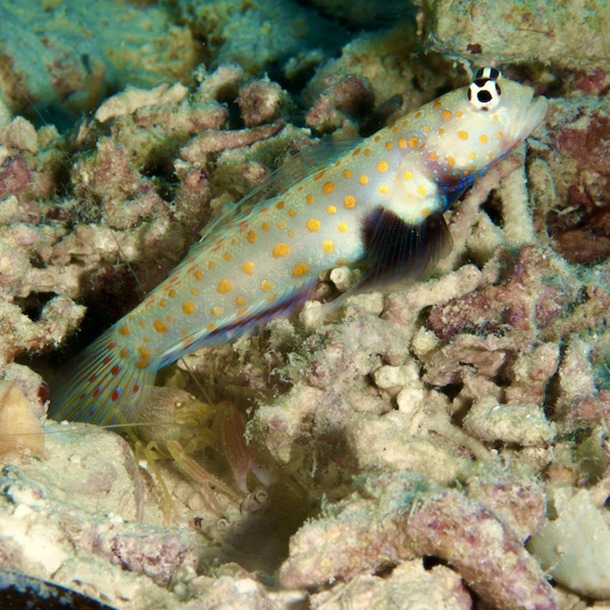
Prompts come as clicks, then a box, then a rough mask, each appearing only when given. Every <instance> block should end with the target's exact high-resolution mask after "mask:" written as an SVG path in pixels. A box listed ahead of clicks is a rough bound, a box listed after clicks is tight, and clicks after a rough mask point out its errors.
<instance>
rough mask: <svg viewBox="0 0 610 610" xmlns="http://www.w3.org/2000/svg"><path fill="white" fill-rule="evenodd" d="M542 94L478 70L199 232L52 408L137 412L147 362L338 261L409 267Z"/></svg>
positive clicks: (255, 312)
mask: <svg viewBox="0 0 610 610" xmlns="http://www.w3.org/2000/svg"><path fill="white" fill-rule="evenodd" d="M545 112H546V100H545V99H544V98H543V97H538V98H534V95H533V91H532V89H531V88H530V87H527V86H524V85H521V84H519V83H516V82H514V81H511V80H509V79H507V78H505V77H504V76H503V75H502V74H501V73H500V72H499V71H498V70H496V69H494V68H483V69H482V70H480V71H479V72H478V73H477V75H476V77H475V79H474V81H473V82H472V83H471V84H470V85H469V86H467V87H462V88H460V89H456V90H454V91H451V92H449V93H447V94H445V95H443V96H441V97H439V98H438V99H436V100H434V101H432V102H430V103H428V104H426V105H425V106H422V107H421V108H419V109H418V110H416V111H414V112H411V113H409V114H407V115H405V116H403V117H402V118H400V119H398V120H396V121H395V122H394V123H392V124H391V125H389V126H388V127H386V128H384V129H382V130H381V131H379V132H377V133H376V134H375V135H373V136H371V137H369V138H367V139H365V140H362V141H361V142H359V143H358V144H356V145H354V147H353V148H352V149H351V150H348V151H347V152H343V153H342V154H341V155H340V156H337V157H336V158H334V159H333V160H332V161H330V162H329V163H326V164H324V165H322V166H319V167H317V168H315V169H314V170H312V171H310V172H309V173H308V174H307V175H303V177H302V179H301V180H300V181H296V182H295V183H294V184H293V186H291V187H290V188H289V189H288V190H287V191H285V192H283V193H281V194H279V195H275V196H272V197H269V198H267V199H264V200H262V201H260V202H259V203H257V204H256V205H255V206H254V207H253V208H252V210H251V212H249V213H248V214H247V215H245V216H244V215H242V216H238V217H236V218H233V219H232V220H229V221H227V222H226V224H225V225H224V226H222V225H221V224H218V223H216V224H215V225H214V234H213V235H211V234H209V235H207V236H205V237H204V238H203V239H202V240H201V241H200V242H199V243H198V244H197V245H196V246H195V247H194V248H193V249H192V251H191V252H190V254H189V255H188V256H187V258H186V259H185V260H184V261H183V262H182V263H181V264H180V265H179V266H178V267H177V268H176V269H175V270H174V271H173V272H172V273H171V275H170V276H169V277H168V278H167V279H166V280H165V281H164V282H163V283H162V284H161V285H160V286H158V287H157V288H156V289H155V290H153V291H152V292H151V293H150V294H149V295H148V296H147V297H146V299H145V300H144V301H143V302H142V303H141V304H140V305H139V306H138V307H136V308H135V309H134V310H133V311H131V312H130V313H128V314H127V315H126V316H125V317H124V318H122V319H121V320H119V321H118V322H117V323H116V324H115V325H114V326H112V327H111V328H110V329H109V330H107V331H106V332H105V333H104V334H103V335H102V336H101V337H100V338H99V339H97V340H96V341H95V342H94V343H93V344H92V345H90V346H89V347H88V348H86V349H85V350H84V352H83V353H82V354H81V355H80V356H79V357H78V358H77V359H76V361H75V364H74V369H73V370H72V371H70V372H69V375H67V376H66V378H65V379H64V380H63V382H62V383H61V384H60V385H59V387H57V388H52V393H51V415H52V416H53V417H55V418H57V419H70V420H80V421H88V422H91V423H97V424H108V423H124V422H129V421H132V420H133V418H134V413H135V411H136V410H137V408H138V406H139V405H140V404H142V402H143V400H144V399H145V393H146V388H147V387H149V386H150V385H151V384H152V383H153V382H154V379H155V375H156V372H157V371H158V370H159V369H160V368H162V367H164V366H167V365H168V364H170V363H172V362H174V361H176V360H177V359H179V358H181V357H182V356H184V355H185V354H187V353H188V352H190V351H192V350H194V349H196V348H198V347H201V346H205V345H212V344H214V343H220V342H226V341H229V340H231V339H232V338H234V337H236V336H238V335H240V334H243V333H245V332H247V331H248V330H250V329H252V328H253V327H254V326H256V325H257V324H259V323H261V322H263V321H265V320H269V319H271V318H274V317H276V316H279V315H281V314H284V313H286V312H288V311H290V310H292V309H293V308H294V307H296V306H297V305H298V304H299V303H302V302H303V301H304V300H306V299H307V298H308V297H309V296H310V295H311V293H312V291H313V289H314V287H315V284H316V280H317V277H318V274H319V273H320V272H322V271H325V270H328V269H331V268H333V267H335V266H337V265H341V264H351V265H354V266H358V267H360V268H362V269H363V271H364V273H363V276H364V280H363V281H364V282H366V283H368V284H371V283H373V282H376V281H380V280H385V281H386V282H387V281H389V280H398V279H400V278H403V277H407V276H409V277H418V276H420V275H421V274H422V273H423V272H424V271H425V270H426V269H429V268H430V267H432V266H433V265H434V264H435V263H436V261H437V260H438V257H439V256H440V254H441V253H442V251H443V245H444V243H445V241H446V236H447V231H446V227H445V224H444V220H443V217H442V213H443V212H444V211H445V210H446V209H447V208H448V207H449V206H450V205H451V204H452V203H453V202H454V201H455V200H456V199H457V198H458V197H459V196H460V195H461V194H462V193H463V192H464V190H465V189H466V188H467V187H468V186H470V184H472V182H473V181H474V180H475V179H476V178H477V177H478V176H480V175H481V174H483V173H484V172H485V171H486V170H487V169H488V167H489V166H490V165H491V164H492V163H494V162H496V161H497V160H498V159H500V158H501V157H502V156H503V155H505V154H506V153H507V152H508V151H510V150H511V149H513V148H514V147H515V146H517V145H518V144H519V143H520V142H522V141H523V140H524V139H525V138H526V137H527V136H528V134H529V133H530V132H531V131H532V130H533V129H534V128H535V127H536V126H537V125H538V124H539V123H540V122H541V121H542V120H543V118H544V115H545Z"/></svg>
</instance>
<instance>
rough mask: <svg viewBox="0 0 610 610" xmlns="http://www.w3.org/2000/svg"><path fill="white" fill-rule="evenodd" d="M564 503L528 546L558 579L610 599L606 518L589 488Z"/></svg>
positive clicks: (609, 530) (582, 591) (609, 532)
mask: <svg viewBox="0 0 610 610" xmlns="http://www.w3.org/2000/svg"><path fill="white" fill-rule="evenodd" d="M557 496H558V494H556V499H557ZM556 504H557V502H556ZM561 504H562V505H561V506H557V507H556V508H557V509H558V513H559V516H558V517H557V519H555V520H554V521H549V520H547V521H546V523H545V524H544V525H543V526H542V528H541V529H540V530H539V531H538V533H537V534H536V535H535V536H533V537H532V539H531V540H530V542H529V545H528V548H529V550H530V551H531V552H532V553H533V554H534V555H535V556H536V557H537V558H538V559H539V561H540V563H541V564H542V567H543V568H545V569H546V570H548V571H549V573H550V575H551V576H552V577H553V578H554V579H555V580H556V581H557V582H559V583H561V584H562V585H564V586H566V587H568V588H569V589H572V590H573V591H576V592H577V593H580V594H581V595H586V596H588V597H592V598H593V599H610V527H609V526H608V523H607V521H606V520H605V519H604V517H603V515H602V512H601V511H600V510H599V508H598V507H597V506H595V504H594V503H593V500H592V498H591V494H590V492H589V491H588V490H586V489H581V490H580V491H579V492H578V493H576V494H575V495H574V496H573V497H571V498H570V499H569V500H567V501H564V502H562V503H561Z"/></svg>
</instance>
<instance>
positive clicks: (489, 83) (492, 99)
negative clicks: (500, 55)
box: [468, 68, 502, 112]
mask: <svg viewBox="0 0 610 610" xmlns="http://www.w3.org/2000/svg"><path fill="white" fill-rule="evenodd" d="M482 70H490V71H494V72H495V73H496V74H499V72H498V71H497V70H496V69H495V68H483V69H482ZM480 72H481V70H479V72H477V78H475V80H474V81H473V82H472V83H470V86H469V87H468V101H469V102H470V104H471V106H473V108H474V109H475V110H483V111H485V112H486V111H488V110H491V109H492V108H495V107H496V106H497V105H498V104H499V103H500V97H501V95H502V90H501V89H500V85H498V83H497V82H496V80H495V79H493V78H486V77H480V78H479V73H480Z"/></svg>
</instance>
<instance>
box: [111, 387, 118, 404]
mask: <svg viewBox="0 0 610 610" xmlns="http://www.w3.org/2000/svg"><path fill="white" fill-rule="evenodd" d="M120 395H121V393H120V392H119V390H118V388H117V389H116V390H114V391H113V392H112V394H111V395H110V399H111V400H112V402H116V401H117V400H118V399H119V396H120Z"/></svg>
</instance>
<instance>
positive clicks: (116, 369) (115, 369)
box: [110, 364, 121, 375]
mask: <svg viewBox="0 0 610 610" xmlns="http://www.w3.org/2000/svg"><path fill="white" fill-rule="evenodd" d="M120 370H121V367H120V366H119V365H118V364H115V365H114V366H113V367H112V368H111V369H110V372H111V373H112V375H118V374H119V371H120Z"/></svg>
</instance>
